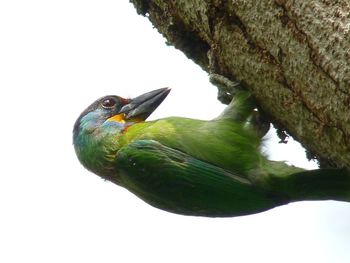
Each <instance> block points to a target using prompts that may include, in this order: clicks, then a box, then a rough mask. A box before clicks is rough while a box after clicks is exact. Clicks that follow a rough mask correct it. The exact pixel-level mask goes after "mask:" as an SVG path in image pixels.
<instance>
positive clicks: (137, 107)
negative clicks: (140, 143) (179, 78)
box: [73, 88, 170, 181]
mask: <svg viewBox="0 0 350 263" xmlns="http://www.w3.org/2000/svg"><path fill="white" fill-rule="evenodd" d="M169 92H170V89H169V88H163V89H157V90H154V91H151V92H148V93H145V94H142V95H140V96H138V97H136V98H134V99H124V98H122V97H119V96H105V97H102V98H100V99H98V100H96V101H95V102H94V103H92V104H91V105H90V106H89V107H87V108H86V109H85V110H84V111H83V112H82V113H81V114H80V116H79V118H78V119H77V121H76V122H75V125H74V130H73V144H74V148H75V151H76V154H77V156H78V159H79V160H80V162H81V163H82V164H83V165H84V166H85V167H86V168H87V169H88V170H90V171H92V172H94V173H96V174H99V175H100V176H102V177H104V178H106V179H110V180H113V181H118V179H116V178H114V177H113V179H112V177H111V176H115V173H114V165H113V161H114V157H115V155H116V153H117V151H118V150H119V147H120V145H119V143H118V139H117V138H118V135H120V134H122V133H123V132H124V131H125V130H126V128H127V127H129V126H131V125H133V124H135V123H139V122H142V121H144V120H146V119H147V117H148V116H149V115H151V113H152V112H153V111H154V110H155V109H156V108H157V107H158V106H159V105H160V104H161V103H162V101H163V100H164V99H165V97H166V96H167V95H168V93H169Z"/></svg>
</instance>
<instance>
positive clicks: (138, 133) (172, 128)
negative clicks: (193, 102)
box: [121, 117, 262, 176]
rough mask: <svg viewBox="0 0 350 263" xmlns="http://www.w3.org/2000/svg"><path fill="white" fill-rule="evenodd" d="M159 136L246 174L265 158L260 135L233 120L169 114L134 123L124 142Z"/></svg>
mask: <svg viewBox="0 0 350 263" xmlns="http://www.w3.org/2000/svg"><path fill="white" fill-rule="evenodd" d="M139 139H142V140H155V141H157V142H159V143H161V144H163V145H165V146H167V147H171V148H173V149H176V150H179V151H182V152H184V153H187V154H189V155H191V156H193V157H195V158H197V159H199V160H202V161H205V162H208V163H211V164H213V165H216V166H219V167H222V168H224V169H227V170H229V171H233V172H236V173H240V174H241V175H242V176H244V175H246V174H247V172H248V171H249V170H252V169H255V168H256V167H257V165H259V163H260V162H261V161H262V160H261V159H262V155H261V153H260V141H261V140H260V138H258V137H257V136H256V134H255V133H254V132H252V131H250V130H248V129H245V128H244V127H243V126H242V125H241V124H237V123H234V122H233V121H230V120H227V119H225V120H220V119H219V120H212V121H203V120H195V119H189V118H180V117H169V118H165V119H160V120H156V121H150V122H145V123H138V124H135V125H133V126H131V127H130V128H129V129H128V131H127V132H126V133H125V134H124V136H122V138H121V144H122V145H123V144H127V143H130V142H132V141H134V140H139Z"/></svg>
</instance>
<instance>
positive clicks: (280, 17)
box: [131, 0, 350, 167]
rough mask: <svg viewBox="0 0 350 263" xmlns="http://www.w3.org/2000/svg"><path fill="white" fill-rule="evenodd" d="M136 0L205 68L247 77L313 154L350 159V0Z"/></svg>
mask: <svg viewBox="0 0 350 263" xmlns="http://www.w3.org/2000/svg"><path fill="white" fill-rule="evenodd" d="M131 2H133V4H134V5H135V7H136V9H137V11H138V13H140V14H143V15H145V16H147V17H148V18H149V19H150V21H151V22H152V23H153V25H154V26H155V27H156V28H157V29H158V30H159V32H160V33H161V34H163V35H164V36H165V37H166V39H167V40H168V42H169V43H170V44H172V45H174V46H175V47H176V48H178V49H180V50H182V51H183V52H184V53H185V54H186V55H187V56H188V57H189V58H190V59H192V60H193V61H194V62H195V63H197V64H199V65H200V66H201V67H202V68H203V69H204V70H205V71H207V72H208V73H215V74H219V75H222V76H225V77H226V78H228V79H230V80H232V81H235V80H237V81H239V82H241V83H242V86H243V87H244V88H246V89H248V90H250V91H251V92H252V94H253V96H254V98H255V99H256V101H257V103H258V106H259V108H261V109H262V110H263V112H264V113H265V114H267V116H268V117H269V119H270V120H271V122H272V123H274V124H275V125H276V126H277V127H278V128H280V129H282V130H285V131H287V132H288V133H289V134H291V135H292V136H293V137H294V138H295V139H296V140H298V141H299V142H301V144H302V145H303V146H304V147H305V148H306V149H307V150H308V151H309V152H310V153H312V155H314V156H317V157H318V158H319V160H322V161H323V163H327V165H328V166H336V167H342V166H350V33H349V31H350V2H349V1H345V0H338V1H331V0H309V1H302V0H294V1H293V0H290V1H288V0H260V1H255V0H231V1H227V0H226V1H225V0H193V1H187V0H172V1H169V0H131ZM222 92H227V93H230V92H232V91H222Z"/></svg>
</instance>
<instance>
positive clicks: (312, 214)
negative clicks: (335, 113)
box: [0, 0, 350, 263]
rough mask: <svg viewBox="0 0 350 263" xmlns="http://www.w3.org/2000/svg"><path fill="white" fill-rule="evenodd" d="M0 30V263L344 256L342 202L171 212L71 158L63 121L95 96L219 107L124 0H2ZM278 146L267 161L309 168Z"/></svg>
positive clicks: (347, 237) (189, 112)
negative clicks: (160, 94)
mask: <svg viewBox="0 0 350 263" xmlns="http://www.w3.org/2000/svg"><path fill="white" fill-rule="evenodd" d="M0 38H1V39H0V87H1V89H0V96H1V99H2V102H1V104H0V110H1V113H0V114H1V115H0V116H1V129H0V135H1V139H2V141H1V151H0V155H1V160H2V161H1V173H0V211H1V214H0V262H6V263H10V262H36V263H41V262H68V263H69V262H74V263H76V262H84V263H90V262H123V263H124V262H125V263H128V262H154V263H157V262H223V263H225V262H240V263H244V262H256V261H259V262H269V263H274V262H285V263H286V262H287V263H288V262H321V263H323V262H332V263H340V262H344V263H345V262H346V263H347V262H350V251H349V244H350V223H349V222H350V220H349V219H350V204H346V203H341V202H301V203H295V204H290V205H287V206H283V207H280V208H276V209H273V210H270V211H268V212H265V213H261V214H257V215H251V216H245V217H238V218H228V219H210V218H198V217H186V216H179V215H174V214H170V213H167V212H163V211H160V210H158V209H155V208H153V207H151V206H149V205H147V204H145V203H143V201H141V200H139V199H137V198H136V197H135V196H134V195H132V194H131V193H129V192H127V191H126V190H124V189H122V188H120V187H118V186H116V185H113V184H112V183H108V182H105V181H103V180H101V179H100V178H99V177H97V176H95V175H93V174H91V173H89V172H88V171H86V170H85V169H84V168H83V167H82V166H81V165H80V164H79V162H78V161H77V159H76V157H75V154H74V151H73V147H72V140H71V137H72V136H71V131H72V126H73V124H74V121H75V119H76V118H77V116H78V115H79V114H80V112H81V111H82V110H83V109H84V108H85V107H86V106H87V105H88V104H90V103H91V102H92V101H94V100H95V99H96V98H98V97H101V96H103V95H107V94H118V95H122V96H136V95H139V94H141V93H143V92H146V91H149V90H152V89H156V88H160V87H165V86H169V87H171V88H172V92H171V93H170V95H169V96H168V98H167V99H166V100H165V101H164V102H163V104H162V105H161V106H160V107H159V108H158V110H157V111H156V113H155V114H154V115H153V116H152V118H160V117H165V116H170V115H177V116H186V117H194V118H201V119H210V118H212V117H215V116H216V115H217V114H219V112H220V111H221V110H222V109H223V107H224V106H223V105H221V104H220V103H219V102H218V101H217V100H216V99H215V96H216V88H215V87H213V86H211V85H210V84H209V83H208V81H207V75H206V73H205V72H203V71H202V70H201V69H200V68H199V67H198V66H196V65H195V64H193V63H192V62H191V61H189V60H188V59H187V58H186V57H185V56H184V55H183V54H182V53H181V52H180V51H176V50H174V49H173V48H171V47H167V46H166V45H165V44H164V42H165V40H164V39H163V38H162V37H161V36H160V35H159V34H158V33H157V32H156V30H154V29H152V26H151V25H150V23H149V22H148V20H147V19H145V18H143V17H141V16H138V15H136V12H135V10H134V9H133V6H132V5H131V4H129V3H128V1H127V0H123V1H116V0H115V1H111V0H110V1H107V0H102V1H90V0H85V1H78V0H69V1H67V0H61V1H47V0H46V1H38V0H33V1H23V0H22V1H16V0H12V1H1V2H0ZM270 136H271V137H273V135H270ZM276 145H277V144H276V143H274V146H269V149H270V150H271V151H272V154H271V157H274V158H275V159H279V160H289V161H292V163H293V164H295V165H300V166H304V167H309V168H311V167H312V166H313V165H314V164H308V163H307V162H306V161H305V158H304V154H303V151H302V150H300V149H297V148H298V146H296V145H293V144H288V145H287V146H286V145H277V146H276Z"/></svg>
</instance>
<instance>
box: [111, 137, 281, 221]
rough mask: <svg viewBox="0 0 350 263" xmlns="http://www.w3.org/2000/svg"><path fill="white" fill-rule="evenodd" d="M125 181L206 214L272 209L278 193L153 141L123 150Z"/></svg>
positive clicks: (175, 208)
mask: <svg viewBox="0 0 350 263" xmlns="http://www.w3.org/2000/svg"><path fill="white" fill-rule="evenodd" d="M116 166H117V167H118V171H119V176H120V179H121V184H122V185H123V186H124V187H125V188H127V189H128V190H130V191H131V192H133V193H134V194H136V195H137V196H139V197H140V198H142V199H143V200H144V201H146V202H147V203H149V204H151V205H153V206H155V207H158V208H161V209H163V210H167V211H171V212H175V213H180V214H187V215H201V216H237V215H244V214H250V213H254V212H259V211H263V210H267V209H270V208H272V207H274V206H276V205H279V204H280V203H278V202H277V203H276V199H275V197H274V196H271V195H270V193H266V192H264V191H262V190H261V189H258V188H257V187H255V186H254V185H252V183H250V182H249V181H248V180H247V179H245V178H241V177H240V176H238V175H236V174H233V173H232V172H228V171H227V170H224V169H222V168H220V167H217V166H214V165H212V164H209V163H206V162H203V161H200V160H198V159H196V158H193V157H191V156H190V155H188V154H186V153H183V152H180V151H178V150H175V149H172V148H169V147H167V146H165V145H162V144H160V143H159V142H157V141H154V140H138V141H134V142H132V143H130V144H128V145H127V146H124V147H123V148H122V149H120V150H119V151H118V154H117V158H116Z"/></svg>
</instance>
